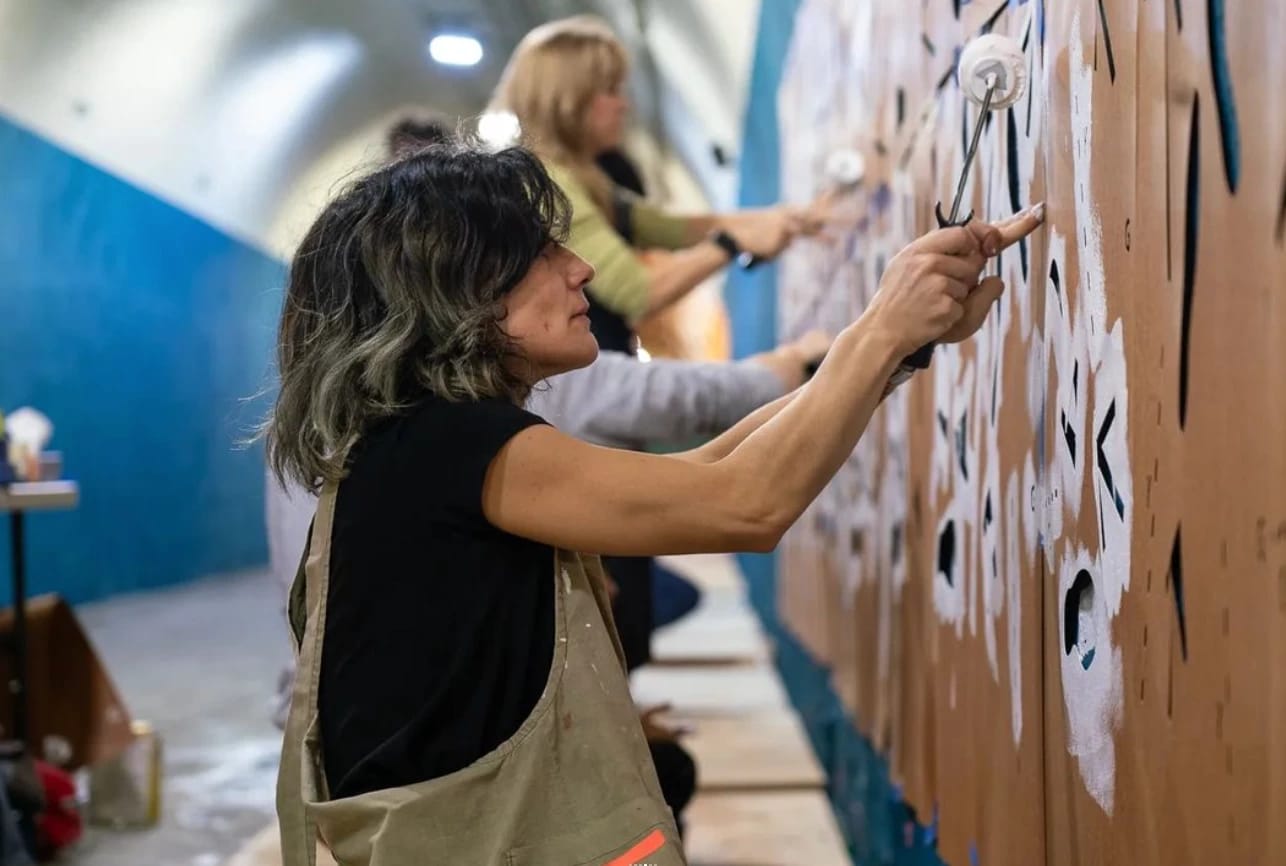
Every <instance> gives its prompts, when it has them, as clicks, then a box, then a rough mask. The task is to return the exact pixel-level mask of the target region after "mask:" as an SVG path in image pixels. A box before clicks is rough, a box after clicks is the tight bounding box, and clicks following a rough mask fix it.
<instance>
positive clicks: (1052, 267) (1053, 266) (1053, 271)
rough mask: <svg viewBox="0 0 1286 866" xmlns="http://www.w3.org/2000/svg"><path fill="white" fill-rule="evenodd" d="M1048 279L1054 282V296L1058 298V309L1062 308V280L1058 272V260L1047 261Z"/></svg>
mask: <svg viewBox="0 0 1286 866" xmlns="http://www.w3.org/2000/svg"><path fill="white" fill-rule="evenodd" d="M1049 281H1050V282H1051V283H1053V284H1054V297H1056V298H1058V309H1059V310H1062V309H1063V281H1062V279H1061V278H1060V277H1059V274H1058V260H1057V259H1051V260H1050V262H1049Z"/></svg>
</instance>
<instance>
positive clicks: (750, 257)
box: [710, 229, 757, 268]
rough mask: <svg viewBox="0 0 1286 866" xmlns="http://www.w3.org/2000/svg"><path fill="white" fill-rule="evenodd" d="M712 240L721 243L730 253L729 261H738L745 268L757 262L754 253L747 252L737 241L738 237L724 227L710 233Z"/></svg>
mask: <svg viewBox="0 0 1286 866" xmlns="http://www.w3.org/2000/svg"><path fill="white" fill-rule="evenodd" d="M710 240H711V241H713V242H714V243H716V244H718V245H719V248H720V249H722V250H723V251H724V252H725V253H727V254H728V261H730V262H736V263H737V264H738V265H740V266H741V267H743V268H749V267H750V266H752V265H754V264H756V263H757V260H756V259H755V256H754V254H753V253H749V252H746V251H745V250H743V249H742V248H741V245H740V244H738V243H737V239H736V238H734V237H733V236H732V235H730V234H728V233H727V232H726V231H724V230H723V229H719V230H718V231H715V232H711V233H710Z"/></svg>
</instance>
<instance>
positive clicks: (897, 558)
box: [889, 523, 902, 566]
mask: <svg viewBox="0 0 1286 866" xmlns="http://www.w3.org/2000/svg"><path fill="white" fill-rule="evenodd" d="M889 561H890V562H891V563H892V564H893V565H894V566H896V565H897V564H898V563H899V562H901V561H902V524H901V523H895V524H893V530H892V532H891V533H890V536H889Z"/></svg>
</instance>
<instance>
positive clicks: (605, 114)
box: [585, 84, 630, 156]
mask: <svg viewBox="0 0 1286 866" xmlns="http://www.w3.org/2000/svg"><path fill="white" fill-rule="evenodd" d="M629 113H630V101H629V98H628V97H626V95H625V89H624V86H623V84H617V85H616V86H615V87H612V88H610V89H604V90H599V91H598V92H596V93H595V94H594V96H593V97H592V98H591V99H590V101H589V105H588V106H586V108H585V143H586V146H587V147H588V148H589V149H590V151H591V153H593V155H595V156H597V155H598V154H600V153H603V152H604V151H608V150H613V149H615V148H618V147H620V146H621V144H622V143H623V142H624V141H625V121H626V118H628V117H629Z"/></svg>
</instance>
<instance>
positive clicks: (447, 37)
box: [429, 33, 482, 66]
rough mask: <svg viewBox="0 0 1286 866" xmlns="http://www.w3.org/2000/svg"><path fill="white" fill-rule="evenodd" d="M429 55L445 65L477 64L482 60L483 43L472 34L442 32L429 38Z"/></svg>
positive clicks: (436, 61)
mask: <svg viewBox="0 0 1286 866" xmlns="http://www.w3.org/2000/svg"><path fill="white" fill-rule="evenodd" d="M429 56H430V57H432V58H433V61H434V62H435V63H440V64H442V65H443V66H477V65H478V64H479V63H480V62H482V43H481V42H479V41H478V40H477V39H474V38H473V37H472V36H464V35H462V34H459V33H442V34H439V35H437V36H434V37H433V38H432V39H431V40H429Z"/></svg>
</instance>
